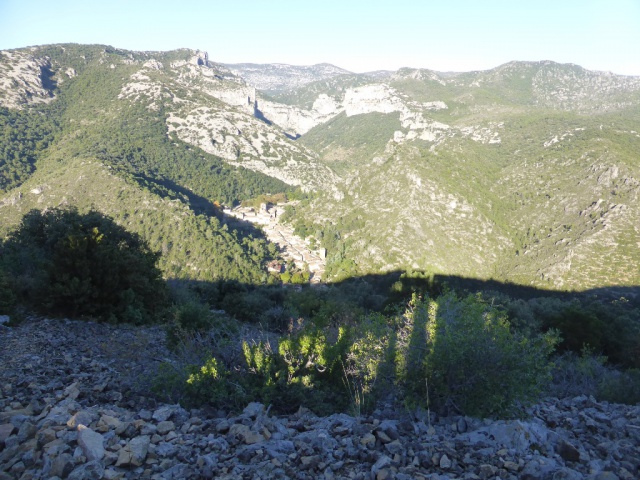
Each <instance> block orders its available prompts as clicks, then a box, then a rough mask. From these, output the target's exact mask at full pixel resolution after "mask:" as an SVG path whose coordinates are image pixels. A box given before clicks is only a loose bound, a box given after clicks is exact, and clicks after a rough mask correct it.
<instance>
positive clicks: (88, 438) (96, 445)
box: [78, 425, 105, 462]
mask: <svg viewBox="0 0 640 480" xmlns="http://www.w3.org/2000/svg"><path fill="white" fill-rule="evenodd" d="M78 445H80V447H81V448H82V452H83V454H84V456H85V457H87V460H88V461H90V462H91V461H93V460H102V459H103V458H104V454H105V450H104V439H103V437H102V435H100V434H99V433H98V432H94V431H93V430H91V429H90V428H88V427H85V426H84V425H78Z"/></svg>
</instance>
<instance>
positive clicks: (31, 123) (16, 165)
mask: <svg viewBox="0 0 640 480" xmlns="http://www.w3.org/2000/svg"><path fill="white" fill-rule="evenodd" d="M56 127H57V125H56V123H55V121H54V120H53V119H52V118H51V117H49V116H47V115H45V114H44V113H41V112H37V113H31V112H25V111H16V110H9V109H8V108H5V107H0V132H1V135H2V137H0V193H2V192H5V191H7V190H9V189H11V188H13V187H16V186H18V185H20V184H21V183H23V182H24V181H25V180H26V179H27V178H29V176H30V175H31V174H32V173H33V171H34V169H35V163H36V161H37V159H38V156H39V155H40V154H41V153H43V152H44V151H45V150H46V148H47V147H48V146H49V144H50V143H51V141H52V139H53V134H54V132H55V131H56V130H57V128H56Z"/></svg>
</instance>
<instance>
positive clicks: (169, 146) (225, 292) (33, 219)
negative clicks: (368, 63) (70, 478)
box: [0, 45, 640, 416]
mask: <svg viewBox="0 0 640 480" xmlns="http://www.w3.org/2000/svg"><path fill="white" fill-rule="evenodd" d="M41 53H42V54H46V55H48V56H49V57H50V58H51V65H52V67H51V68H52V71H51V72H48V73H50V74H52V77H51V79H50V80H51V82H50V83H49V84H48V86H49V87H50V88H51V89H52V91H53V93H55V96H56V98H55V100H54V101H52V102H51V103H49V104H47V105H38V106H31V107H29V106H25V108H24V109H23V110H21V111H16V110H7V109H1V110H0V126H1V127H2V137H0V154H1V157H0V190H1V191H3V192H4V193H5V195H4V196H3V199H2V203H1V205H2V207H3V208H2V211H1V212H0V213H1V215H2V218H3V222H2V223H1V224H0V232H1V234H2V235H3V237H4V240H3V241H2V243H1V244H0V314H4V313H11V314H12V316H13V317H15V316H17V317H19V316H20V313H22V312H25V311H26V312H29V311H35V312H38V313H41V314H44V315H52V316H62V315H68V316H82V317H87V318H96V319H99V320H105V321H126V322H133V323H142V322H147V321H166V325H167V335H168V337H167V338H168V341H169V343H170V344H171V345H172V348H174V349H175V352H176V353H177V354H179V355H180V358H181V362H174V363H170V364H169V363H168V364H167V365H165V371H164V372H163V374H162V375H161V376H160V377H159V378H158V379H157V382H156V392H157V394H158V395H160V396H164V397H165V398H168V399H170V400H172V401H181V402H183V403H185V404H191V405H201V404H208V405H213V406H217V407H220V408H225V409H227V408H229V409H233V408H242V407H243V406H244V405H245V404H246V403H247V402H249V401H256V400H258V401H262V402H265V403H269V404H271V405H273V407H274V409H275V410H277V411H279V412H287V411H291V410H294V409H297V408H298V407H299V406H300V405H304V406H307V407H310V408H312V409H314V410H315V411H317V412H318V413H328V412H332V411H337V410H346V411H351V412H353V413H356V414H358V413H362V412H365V411H369V410H371V409H373V408H375V406H376V404H377V403H378V402H379V401H385V402H386V401H391V402H393V403H394V404H395V405H396V406H403V407H404V408H409V409H413V408H416V407H419V408H433V409H436V410H438V411H441V412H444V413H446V412H461V413H464V414H470V415H492V416H500V415H513V414H517V413H519V412H521V407H522V406H523V405H526V404H527V403H530V402H533V401H535V400H536V399H537V398H539V397H540V396H541V395H544V394H549V393H550V394H556V395H577V394H593V395H595V396H596V397H598V398H600V399H605V400H612V401H625V402H631V403H633V402H637V401H639V400H640V371H639V370H638V369H639V368H640V310H639V309H638V305H637V304H635V303H634V302H633V301H632V300H633V298H632V295H629V299H630V300H628V299H627V298H625V297H624V295H626V291H624V292H623V293H619V292H618V291H617V290H615V289H611V290H608V291H606V292H601V291H595V290H594V291H592V292H587V293H583V294H572V295H569V294H560V293H557V292H552V291H546V290H535V289H529V290H527V292H526V294H520V292H519V291H518V289H517V288H511V287H513V285H506V284H503V283H500V282H493V283H490V282H489V281H488V279H489V278H495V279H498V280H500V281H504V280H505V279H507V280H509V279H510V280H513V279H515V280H517V281H518V283H520V284H521V285H531V284H534V285H538V286H540V285H545V286H547V285H548V286H558V285H560V286H562V287H566V288H569V287H571V286H572V285H573V284H569V285H566V284H563V283H562V282H563V281H565V278H564V277H562V276H561V274H558V275H557V276H556V277H554V276H552V275H550V274H548V271H549V270H553V268H554V267H555V266H556V264H560V263H562V262H561V261H559V260H558V258H561V259H563V258H565V257H563V255H565V254H566V255H569V258H570V259H573V261H574V263H573V264H570V266H573V268H574V271H579V272H580V275H582V277H578V276H574V277H573V279H572V281H573V282H574V284H580V285H583V286H584V285H587V286H588V285H593V284H596V285H602V284H603V283H602V279H603V278H606V279H607V281H608V282H609V283H608V284H607V285H610V284H611V282H613V281H618V279H620V280H624V285H632V286H635V287H637V285H638V282H639V281H640V276H639V275H640V271H639V270H638V269H637V262H634V261H632V260H633V259H634V258H637V251H636V246H637V245H636V244H637V242H636V241H635V240H636V239H637V232H636V224H635V223H634V218H637V217H634V216H633V214H634V213H633V212H635V210H634V209H635V208H636V205H637V202H636V200H637V189H638V182H637V180H636V179H635V178H637V176H636V177H634V175H636V172H637V158H636V157H637V155H636V152H637V151H638V150H639V147H640V143H639V142H640V136H638V135H637V133H635V134H634V132H637V127H636V125H637V121H638V118H639V117H638V113H637V111H634V110H632V109H631V110H629V111H627V112H625V115H622V114H618V113H615V112H614V113H602V112H599V111H598V112H596V113H597V114H596V115H595V116H594V118H591V116H590V115H587V114H585V113H584V111H583V110H580V109H585V108H586V109H587V111H588V112H591V110H589V108H591V107H590V106H589V105H587V104H582V103H580V101H581V100H580V97H578V100H576V102H578V103H580V104H579V105H578V106H577V107H575V108H574V109H573V110H572V109H571V108H568V107H567V108H565V109H564V110H563V109H561V108H556V106H555V105H553V102H552V101H551V100H553V98H551V100H549V98H547V97H544V96H539V97H538V99H537V100H535V101H534V99H533V97H532V95H533V94H534V92H533V87H532V86H531V82H532V78H533V76H534V75H535V74H536V72H537V70H536V69H537V68H538V67H539V66H531V65H527V66H526V68H521V69H518V68H515V67H513V69H512V70H513V71H511V70H509V69H507V70H506V71H507V74H508V75H507V74H505V72H501V73H500V74H499V75H498V73H497V72H493V73H492V74H486V75H485V74H468V75H464V76H460V77H458V78H457V80H456V82H457V83H456V82H454V83H452V84H448V85H447V84H446V82H444V81H443V80H442V79H440V81H438V79H426V80H425V79H420V75H413V73H411V72H409V73H408V74H407V77H406V78H403V74H402V72H401V73H400V74H399V75H397V76H396V77H394V78H395V80H392V81H393V87H394V88H396V89H397V91H398V92H399V95H400V96H401V97H402V98H405V97H406V98H409V99H411V102H413V103H411V105H412V108H414V107H415V108H419V106H418V104H417V103H415V102H430V101H434V100H440V101H445V102H446V103H447V105H448V109H446V110H441V111H428V112H427V111H425V112H426V113H425V115H427V116H428V117H429V118H428V119H425V123H428V122H430V121H432V120H437V121H439V122H445V123H447V124H448V125H450V126H451V128H450V129H449V130H447V134H446V135H445V137H446V138H445V137H442V138H441V139H440V140H438V142H435V141H430V140H425V138H427V139H428V138H430V137H429V136H428V135H426V136H425V138H418V137H414V140H412V141H407V142H405V143H402V142H395V140H394V141H393V142H390V140H391V139H392V138H395V132H397V131H400V132H401V133H402V134H403V135H404V134H407V133H408V129H407V128H406V127H404V126H403V124H401V122H400V117H399V116H398V112H393V113H385V114H383V113H375V112H374V113H370V114H365V115H359V116H353V117H347V116H346V115H339V116H337V117H335V118H334V119H333V120H331V121H329V122H327V123H326V124H324V125H320V126H317V127H316V128H314V129H313V130H311V131H310V132H309V133H308V134H307V135H306V136H304V137H302V138H301V139H300V140H299V145H301V147H302V146H306V147H308V148H310V149H314V150H316V151H317V152H318V154H319V158H320V160H321V161H322V162H325V163H327V164H328V165H330V166H331V167H332V168H334V169H335V170H336V171H337V172H338V174H340V175H342V177H343V180H344V183H343V184H340V186H339V188H338V187H336V188H337V190H333V191H331V192H330V193H327V194H326V195H325V194H323V192H318V193H315V194H310V195H308V196H306V197H303V196H302V195H300V194H299V192H295V193H293V192H292V188H291V187H290V186H288V185H286V184H284V183H283V182H281V181H279V180H276V179H273V178H271V177H267V176H265V175H262V174H260V173H256V172H253V171H249V170H246V169H241V168H232V167H230V166H228V165H227V164H225V163H224V162H223V161H222V160H221V159H219V158H217V157H215V156H212V155H209V154H207V153H205V152H204V151H202V150H200V149H199V148H196V147H193V146H190V145H188V144H186V143H184V142H182V141H181V140H179V139H178V138H177V137H175V136H170V135H167V127H166V119H167V116H168V115H170V114H171V113H172V112H175V105H176V104H182V103H188V102H193V103H194V105H196V104H198V102H202V103H201V104H200V105H204V106H205V107H206V108H213V107H216V108H219V107H220V104H222V103H223V102H221V101H220V100H219V99H217V98H213V97H208V96H207V94H206V92H205V88H202V89H188V88H187V87H185V86H184V84H179V82H174V80H175V78H173V77H171V74H167V75H165V74H164V73H163V72H162V71H161V70H162V68H164V69H167V70H170V66H171V63H172V62H175V61H182V60H186V59H187V58H188V56H189V55H190V53H189V52H187V51H177V52H172V53H169V54H155V55H153V58H157V59H158V60H159V61H160V64H161V65H162V68H161V67H157V70H155V71H151V70H145V73H144V74H145V75H149V76H152V77H153V76H156V79H160V80H161V81H160V84H161V85H162V87H161V88H160V93H159V94H158V95H157V96H155V97H154V96H153V95H150V96H145V95H139V96H136V97H135V98H134V97H133V96H132V97H131V98H124V97H123V96H122V95H121V92H122V91H123V85H124V83H125V82H127V81H128V79H130V78H131V76H132V75H134V74H137V73H139V69H140V62H142V61H146V60H148V59H150V58H152V55H151V54H149V53H144V52H126V51H123V50H118V49H114V48H111V47H99V46H73V45H66V46H64V48H63V47H60V46H52V47H46V48H43V49H42V50H41ZM136 62H138V63H136ZM68 68H72V69H73V70H74V72H75V73H74V75H68V74H65V73H64V72H65V71H67V70H66V69H68ZM510 68H511V67H510ZM565 70H566V69H565ZM576 71H577V70H575V69H573V68H572V69H568V70H566V71H563V72H561V73H562V75H565V76H566V75H569V74H573V73H576ZM509 72H510V73H509ZM514 72H515V73H514ZM572 72H573V73H572ZM183 73H184V72H183ZM503 74H505V75H506V76H505V77H502V76H501V75H503ZM577 74H580V72H579V71H577ZM429 75H430V74H429ZM478 75H479V76H478ZM492 75H493V76H492ZM476 80H477V81H478V82H479V83H478V85H475V86H474V89H472V91H471V93H469V89H468V87H469V84H471V83H473V82H475V81H476ZM390 81H391V80H390ZM172 82H173V83H172ZM195 82H196V83H197V80H196V81H195ZM368 82H370V79H367V78H363V77H360V76H356V77H340V78H338V79H336V80H335V81H326V82H324V83H322V82H320V83H316V84H313V85H311V86H309V87H308V88H306V89H303V90H301V91H300V92H297V93H283V94H282V95H281V96H280V97H278V98H280V100H282V101H286V102H285V103H290V104H298V105H300V106H305V107H307V108H309V107H310V106H311V105H312V104H313V101H314V99H315V98H317V95H318V94H319V93H328V94H330V95H332V96H334V98H337V99H339V98H340V96H341V95H342V94H343V93H344V91H345V89H346V88H349V87H352V86H357V85H361V84H363V83H368ZM143 87H144V85H143ZM143 87H140V88H143ZM555 87H556V85H555V84H554V88H555ZM558 88H559V87H558ZM543 94H544V92H543ZM537 95H542V94H540V93H539V92H538V93H537ZM403 96H404V97H403ZM398 98H400V97H398ZM538 100H539V101H540V104H541V105H542V106H541V107H540V108H537V107H536V109H534V110H524V109H525V108H529V107H531V106H532V105H534V104H537V103H536V102H538ZM604 100H607V99H606V98H605V99H604ZM614 100H615V101H616V102H618V101H619V98H618V97H615V98H614ZM607 101H608V100H607ZM583 103H584V102H583ZM225 108H226V107H225ZM563 108H564V107H563ZM597 108H600V106H598V107H597ZM172 109H173V110H172ZM636 110H637V109H636ZM220 111H222V110H220ZM496 112H498V113H499V115H498V116H494V115H496ZM634 112H635V113H634ZM223 113H224V114H226V113H228V112H223ZM235 113H238V112H237V111H236V112H235ZM423 113H424V112H423ZM229 118H233V116H232V115H231V116H229ZM497 120H500V122H503V123H502V124H499V123H498V122H497ZM238 125H240V123H239V124H238ZM234 128H235V125H234ZM243 128H244V127H243ZM274 128H275V127H274ZM465 128H466V129H467V130H464V129H465ZM469 128H471V130H473V129H482V128H486V129H488V130H495V131H497V132H498V133H499V135H500V138H501V142H500V143H499V144H495V143H483V142H481V141H478V140H477V139H473V138H471V137H470V135H471V133H468V132H470V131H471V130H468V129H469ZM634 129H635V130H634ZM231 130H233V128H232V129H231ZM436 130H437V129H436ZM254 133H255V132H254ZM432 133H433V132H432ZM480 133H482V132H480ZM565 134H566V135H565ZM434 135H435V134H434ZM562 135H565V137H562ZM256 137H260V135H257V133H256V134H255V136H254V137H253V138H254V139H255V138H256ZM401 137H402V135H400V136H398V138H401ZM247 138H251V137H247ZM212 141H213V140H212ZM545 143H546V144H547V145H545ZM278 148H284V147H282V145H280V146H277V147H274V151H271V149H269V150H265V151H268V152H270V153H273V154H274V155H275V153H279V152H276V151H275V150H277V149H278ZM278 158H280V159H283V158H287V157H286V156H283V157H278ZM290 158H293V157H290ZM310 158H311V157H310ZM314 158H315V157H314ZM283 162H284V160H283ZM302 163H304V162H302ZM336 167H337V168H336ZM301 168H302V167H301ZM399 192H400V194H398V193H399ZM336 194H338V195H337V196H336ZM292 197H296V198H299V199H301V201H300V202H299V203H298V204H297V205H296V206H294V207H291V208H290V210H289V211H288V213H287V216H286V217H285V218H284V219H285V220H287V219H288V220H289V221H290V222H291V223H292V224H293V225H294V226H295V228H296V232H297V233H298V234H300V235H301V236H303V237H306V238H309V239H311V241H312V244H315V245H316V246H319V245H321V246H323V247H325V248H327V251H328V258H327V268H326V275H327V276H328V277H329V278H331V279H332V280H333V283H329V284H325V285H321V286H317V287H316V286H314V287H311V286H309V285H302V284H305V283H306V282H305V281H304V280H305V279H304V277H303V276H302V274H301V273H299V272H298V273H296V274H293V275H291V274H289V273H288V272H287V273H285V274H283V276H280V277H276V276H272V275H270V274H268V273H267V269H266V268H265V265H266V263H267V262H268V261H270V260H272V259H274V258H277V257H278V251H277V248H276V247H275V246H274V245H273V244H270V243H268V242H267V241H266V240H265V239H264V237H263V235H262V234H261V232H260V231H259V230H257V229H255V228H253V227H251V226H249V225H246V224H243V223H242V222H239V221H232V220H231V219H228V218H226V217H224V216H223V215H222V214H221V212H220V208H219V207H220V205H221V204H225V205H235V204H237V203H239V202H244V203H245V204H246V205H258V204H260V203H261V202H273V201H281V200H283V199H286V198H292ZM337 197H340V198H342V200H341V201H340V202H335V198H337ZM600 199H602V200H600ZM619 204H620V205H625V208H626V209H627V210H624V209H621V208H619V207H618V205H619ZM65 205H72V208H63V206H65ZM629 211H630V212H631V214H628V215H627V214H626V212H629ZM550 216H553V221H549V218H550ZM605 227H606V230H607V232H608V234H609V235H610V238H611V239H612V241H615V242H617V243H616V248H611V249H608V247H607V246H608V245H610V244H604V243H602V242H600V243H598V241H592V240H593V239H594V238H596V239H597V237H596V234H598V233H600V232H604V231H605ZM574 251H575V252H578V253H577V254H576V255H574V254H573V252H574ZM479 252H482V253H479ZM558 255H560V257H558ZM585 259H588V265H587V267H588V268H582V269H578V268H577V267H576V265H579V263H577V262H583V263H582V266H584V265H585ZM395 267H397V271H395V272H393V273H389V274H384V275H381V274H380V275H368V276H364V274H368V273H372V272H380V271H381V269H383V268H384V269H385V270H384V271H387V272H388V271H390V270H391V268H395ZM569 271H570V270H569ZM594 271H595V274H594V273H593V272H594ZM400 272H403V273H402V274H401V273H400ZM460 272H464V273H465V274H466V275H468V276H475V277H477V278H479V279H480V283H483V282H484V285H481V286H480V287H478V288H465V287H464V286H460V285H459V284H457V283H456V282H455V281H454V280H456V275H460ZM612 272H614V273H615V275H613V274H612ZM438 273H439V274H440V275H439V276H438V275H436V274H438ZM445 274H446V275H445ZM545 274H546V276H545ZM287 275H289V277H287ZM296 275H297V276H296ZM162 277H164V279H163V278H162ZM436 278H438V280H435V279H436ZM449 280H451V281H450V282H449ZM458 280H459V279H458ZM289 281H290V283H292V284H297V285H282V282H284V283H288V282H289ZM556 281H557V282H559V283H557V284H555V283H553V282H556ZM589 282H591V283H589ZM598 282H600V283H598ZM500 287H502V288H500ZM523 288H524V287H523ZM16 314H17V315H16ZM616 368H619V369H616Z"/></svg>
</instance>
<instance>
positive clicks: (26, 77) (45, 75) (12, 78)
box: [0, 50, 74, 108]
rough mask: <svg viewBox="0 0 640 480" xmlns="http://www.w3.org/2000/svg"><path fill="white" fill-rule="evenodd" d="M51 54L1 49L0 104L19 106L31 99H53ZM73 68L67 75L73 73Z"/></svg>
mask: <svg viewBox="0 0 640 480" xmlns="http://www.w3.org/2000/svg"><path fill="white" fill-rule="evenodd" d="M50 69H51V63H50V61H49V59H48V58H46V57H45V58H38V57H35V56H33V55H31V54H29V53H27V52H25V51H18V50H12V51H8V50H4V51H0V105H2V106H4V107H7V108H20V107H21V106H22V105H25V104H29V103H46V102H50V101H51V100H53V92H52V91H51V84H50V80H49V76H50V74H51V71H50ZM73 74H74V72H73V70H72V71H71V72H67V75H73Z"/></svg>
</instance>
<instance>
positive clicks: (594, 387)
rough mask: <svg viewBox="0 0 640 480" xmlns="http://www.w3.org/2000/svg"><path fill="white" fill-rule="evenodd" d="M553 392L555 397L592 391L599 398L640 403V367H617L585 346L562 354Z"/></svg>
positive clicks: (574, 395)
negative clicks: (577, 350) (626, 368)
mask: <svg viewBox="0 0 640 480" xmlns="http://www.w3.org/2000/svg"><path fill="white" fill-rule="evenodd" d="M549 393H550V394H551V395H553V396H555V397H559V398H564V397H569V398H572V397H577V396H579V395H590V396H593V397H595V398H596V399H597V400H599V401H608V402H614V403H627V404H629V405H636V404H638V403H640V370H638V369H629V370H626V371H625V370H617V369H615V368H612V367H610V366H608V365H607V358H606V357H603V356H597V355H594V354H593V352H592V351H590V350H588V349H584V350H583V351H582V354H581V355H577V354H575V353H573V352H567V353H564V354H563V355H562V356H560V357H559V358H558V359H557V360H556V362H555V367H554V369H553V382H552V383H551V385H550V388H549Z"/></svg>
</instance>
